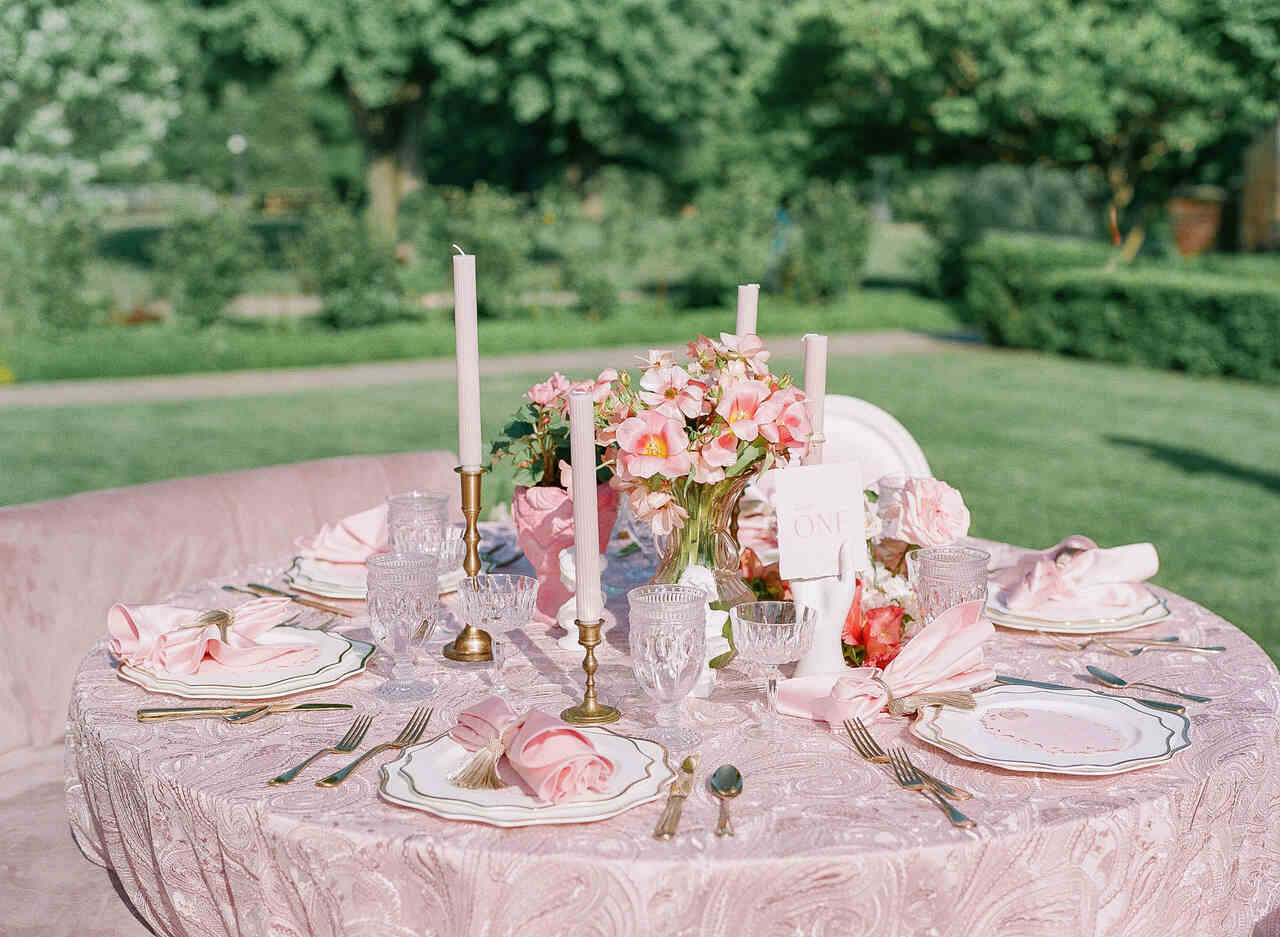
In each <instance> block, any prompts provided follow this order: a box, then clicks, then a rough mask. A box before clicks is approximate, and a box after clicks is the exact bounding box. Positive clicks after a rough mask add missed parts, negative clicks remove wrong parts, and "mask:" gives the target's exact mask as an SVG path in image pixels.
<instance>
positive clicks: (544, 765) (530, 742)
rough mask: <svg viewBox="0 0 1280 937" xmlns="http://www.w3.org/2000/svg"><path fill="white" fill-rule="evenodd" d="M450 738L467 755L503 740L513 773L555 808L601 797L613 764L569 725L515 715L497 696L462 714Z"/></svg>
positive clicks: (532, 712)
mask: <svg viewBox="0 0 1280 937" xmlns="http://www.w3.org/2000/svg"><path fill="white" fill-rule="evenodd" d="M450 735H452V737H453V740H454V741H455V742H457V743H458V744H459V745H461V746H462V747H463V748H465V749H466V750H467V751H476V750H477V749H480V748H483V747H484V746H485V745H487V744H489V743H490V742H491V741H493V740H494V739H501V740H502V742H503V745H504V747H505V749H506V753H505V755H504V756H503V757H504V758H505V759H506V761H507V762H508V763H509V764H510V766H511V767H512V769H514V771H515V773H516V774H517V775H519V777H520V779H521V780H522V781H524V783H525V784H527V785H528V786H529V787H530V789H532V791H533V793H534V795H535V796H536V797H537V798H538V799H539V800H544V801H548V802H550V803H553V804H558V803H560V802H561V801H563V800H566V799H568V798H570V797H577V796H580V795H582V794H588V793H604V792H606V791H607V790H608V789H609V780H610V778H612V777H613V762H612V761H610V760H609V759H608V758H605V757H604V756H603V755H601V754H600V753H599V752H597V751H596V749H595V746H594V745H592V744H591V740H590V739H588V738H587V737H586V736H585V735H583V734H582V733H581V732H579V731H578V730H577V729H575V728H574V727H573V726H571V725H568V724H567V723H565V722H562V721H561V720H559V719H557V718H555V717H554V716H549V715H547V714H546V713H543V712H538V711H537V710H530V711H529V712H527V713H525V714H524V715H522V716H518V715H516V713H515V711H514V710H513V709H512V708H511V707H510V706H509V705H508V704H507V702H506V701H505V700H503V699H501V698H500V697H497V696H490V697H488V698H487V699H483V700H481V701H480V702H478V703H476V704H475V705H474V706H471V707H470V708H468V709H467V710H465V711H464V712H463V713H461V714H460V715H459V716H458V723H457V725H455V726H454V727H453V730H452V731H451V733H450Z"/></svg>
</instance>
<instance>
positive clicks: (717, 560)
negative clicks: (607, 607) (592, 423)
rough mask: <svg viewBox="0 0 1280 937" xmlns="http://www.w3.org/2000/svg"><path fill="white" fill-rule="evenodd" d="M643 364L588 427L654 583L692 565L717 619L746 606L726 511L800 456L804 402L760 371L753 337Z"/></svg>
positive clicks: (659, 354) (652, 356)
mask: <svg viewBox="0 0 1280 937" xmlns="http://www.w3.org/2000/svg"><path fill="white" fill-rule="evenodd" d="M643 360H644V369H643V374H642V375H641V377H640V379H639V381H633V380H632V378H631V376H630V375H629V374H627V373H625V372H624V373H622V374H620V375H618V377H617V379H616V380H615V381H613V382H612V385H611V386H610V387H609V388H608V389H607V390H606V391H605V392H604V393H603V398H602V399H601V402H600V404H599V406H598V409H597V419H596V423H597V428H598V429H597V439H598V441H599V442H600V443H601V444H602V445H603V446H605V447H606V448H605V464H606V465H609V466H611V467H612V468H613V473H614V474H613V481H612V484H613V487H614V488H616V489H617V490H618V491H619V492H621V493H622V494H623V495H625V497H626V498H627V502H628V505H629V506H630V508H631V511H632V513H633V514H634V515H635V517H636V518H637V519H638V520H643V521H648V522H649V524H650V525H651V526H652V529H653V532H654V534H655V537H656V538H657V539H658V541H659V544H660V550H661V553H662V558H661V561H660V563H659V567H658V571H657V573H656V574H655V576H654V579H653V581H654V582H678V581H679V579H680V577H681V575H682V574H683V573H684V571H685V570H686V569H688V568H689V567H690V566H693V565H698V566H703V567H706V568H707V569H709V570H711V572H712V573H713V574H714V577H715V580H716V587H717V591H718V593H719V594H718V595H717V596H713V600H714V603H715V604H717V605H718V606H719V607H722V608H727V607H729V606H731V605H735V604H737V603H738V602H741V601H744V600H748V599H750V598H751V590H750V589H749V588H748V586H747V584H746V582H745V581H744V580H743V579H742V576H741V574H740V572H739V568H738V567H739V556H738V553H739V551H738V544H737V540H736V537H735V535H734V531H733V529H732V528H733V517H734V510H735V508H736V506H737V503H738V500H739V499H740V498H741V497H742V493H743V491H744V490H745V489H746V487H747V485H748V484H749V483H750V481H751V480H752V479H753V478H754V477H755V476H756V475H758V474H759V473H760V472H763V471H765V470H767V469H769V468H771V467H773V466H775V465H786V464H787V463H788V462H790V461H791V459H793V458H796V457H798V456H800V455H802V454H803V453H804V451H805V449H806V447H807V446H808V441H809V434H810V427H809V414H808V410H807V408H806V406H805V402H804V393H803V392H802V391H801V390H799V389H798V388H797V387H795V386H794V385H793V384H792V382H791V379H790V377H789V376H787V375H776V374H773V373H772V372H771V371H770V370H769V364H768V361H769V353H768V352H767V351H766V350H765V348H764V343H763V342H761V341H760V339H759V338H758V337H757V336H755V335H745V336H735V335H728V334H721V336H720V340H719V341H715V340H714V339H711V338H708V337H707V336H705V335H700V336H699V337H698V338H697V339H696V340H695V341H692V342H690V343H689V344H688V346H687V348H686V350H685V356H684V359H683V360H681V361H679V362H677V360H676V357H675V355H674V354H673V353H672V352H670V351H660V350H655V351H650V352H649V354H648V356H647V357H646V358H645V359H643Z"/></svg>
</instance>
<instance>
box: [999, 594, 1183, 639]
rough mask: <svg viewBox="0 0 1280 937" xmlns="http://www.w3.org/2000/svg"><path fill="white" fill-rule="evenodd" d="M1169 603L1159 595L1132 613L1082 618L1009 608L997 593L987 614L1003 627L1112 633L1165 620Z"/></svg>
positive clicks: (1152, 596) (1018, 629) (1074, 632)
mask: <svg viewBox="0 0 1280 937" xmlns="http://www.w3.org/2000/svg"><path fill="white" fill-rule="evenodd" d="M1170 614H1171V613H1170V611H1169V606H1168V604H1167V603H1166V602H1165V601H1164V599H1162V598H1160V597H1159V596H1157V595H1155V594H1151V603H1150V604H1149V605H1147V606H1146V607H1145V608H1142V609H1140V610H1139V611H1137V612H1134V613H1133V614H1130V615H1120V616H1116V617H1113V618H1082V619H1078V620H1074V621H1071V620H1066V619H1054V618H1037V617H1035V616H1032V615H1026V614H1023V613H1021V612H1012V611H1010V610H1009V609H1007V608H1005V607H1004V606H1003V605H1002V604H1001V603H1000V600H999V599H998V598H996V596H995V594H994V593H993V594H992V595H991V596H990V597H988V599H987V607H986V615H987V617H988V618H990V619H991V621H992V622H994V623H995V624H997V625H999V626H1000V627H1002V628H1011V629H1013V630H1015V631H1052V632H1056V633H1059V634H1109V633H1111V632H1116V631H1132V630H1133V629H1134V628H1145V627H1146V626H1147V625H1154V624H1155V623H1156V622H1160V621H1164V620H1165V619H1166V618H1168V617H1169V615H1170Z"/></svg>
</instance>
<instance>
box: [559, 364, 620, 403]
mask: <svg viewBox="0 0 1280 937" xmlns="http://www.w3.org/2000/svg"><path fill="white" fill-rule="evenodd" d="M617 379H618V372H617V371H615V370H614V369H613V368H605V369H604V370H603V371H601V372H600V376H599V377H598V378H596V379H595V380H594V381H574V382H573V384H572V385H571V386H570V390H571V391H573V390H587V391H590V392H591V399H592V401H593V402H595V403H603V402H604V401H605V399H606V398H608V396H609V394H610V393H612V391H613V382H614V381H616V380H617Z"/></svg>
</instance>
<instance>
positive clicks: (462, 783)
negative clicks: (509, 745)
mask: <svg viewBox="0 0 1280 937" xmlns="http://www.w3.org/2000/svg"><path fill="white" fill-rule="evenodd" d="M505 751H506V745H504V744H503V741H502V736H498V737H497V738H495V739H491V740H490V741H489V743H488V744H487V745H485V746H484V747H483V748H477V749H476V752H475V754H474V755H472V756H471V760H470V761H469V762H467V764H466V766H465V767H464V768H463V769H462V770H461V771H459V772H458V773H457V774H455V775H454V776H453V777H451V778H450V779H449V780H450V781H452V782H453V783H454V784H456V785H458V787H465V788H466V789H467V790H469V791H498V790H502V788H504V787H506V786H507V785H506V784H505V783H503V780H502V778H500V777H499V776H498V760H499V759H501V758H502V754H503V752H505Z"/></svg>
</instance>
